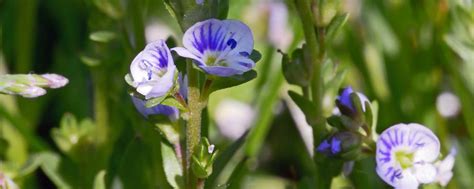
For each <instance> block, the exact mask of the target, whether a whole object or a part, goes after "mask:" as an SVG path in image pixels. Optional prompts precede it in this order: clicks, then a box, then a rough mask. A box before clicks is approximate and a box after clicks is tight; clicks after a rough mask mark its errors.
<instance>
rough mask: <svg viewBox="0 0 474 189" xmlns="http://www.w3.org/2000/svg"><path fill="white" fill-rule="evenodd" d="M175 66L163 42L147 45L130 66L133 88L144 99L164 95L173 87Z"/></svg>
mask: <svg viewBox="0 0 474 189" xmlns="http://www.w3.org/2000/svg"><path fill="white" fill-rule="evenodd" d="M175 72H176V66H175V65H174V61H173V57H172V56H171V52H170V50H169V48H168V46H166V43H165V41H163V40H159V41H156V42H153V43H150V44H148V45H147V46H146V47H145V49H144V50H143V51H142V52H140V53H139V54H138V55H137V56H136V57H135V59H133V61H132V64H131V65H130V74H131V76H132V80H133V85H134V86H133V87H136V88H137V92H138V93H140V94H142V95H143V96H145V98H146V99H150V98H154V97H161V96H164V95H166V94H167V93H168V92H169V91H170V90H171V88H172V87H173V85H174V79H175Z"/></svg>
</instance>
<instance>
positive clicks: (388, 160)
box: [376, 123, 440, 189]
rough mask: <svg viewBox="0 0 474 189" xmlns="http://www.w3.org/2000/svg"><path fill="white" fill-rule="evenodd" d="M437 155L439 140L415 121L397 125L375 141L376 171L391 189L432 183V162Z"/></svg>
mask: <svg viewBox="0 0 474 189" xmlns="http://www.w3.org/2000/svg"><path fill="white" fill-rule="evenodd" d="M439 154H440V143H439V140H438V138H437V137H436V136H435V135H434V134H433V132H432V131H431V130H430V129H428V128H426V127H424V126H423V125H420V124H416V123H410V124H397V125H394V126H392V127H390V128H388V129H387V130H385V131H384V132H383V133H382V134H381V135H380V137H379V139H378V141H377V152H376V162H377V168H376V170H377V174H378V175H379V176H380V178H382V179H383V180H384V181H385V182H386V183H387V184H390V185H391V186H393V187H394V188H400V189H411V188H418V186H419V185H420V184H424V183H432V182H435V180H436V177H437V168H436V167H435V165H434V163H433V162H434V161H435V160H437V159H438V157H439Z"/></svg>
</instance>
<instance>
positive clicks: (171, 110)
mask: <svg viewBox="0 0 474 189" xmlns="http://www.w3.org/2000/svg"><path fill="white" fill-rule="evenodd" d="M132 101H133V105H135V108H136V109H137V110H138V112H140V114H142V115H143V116H144V117H145V118H148V116H150V115H164V116H167V117H168V118H169V119H170V120H171V121H176V120H178V117H179V110H178V108H175V107H171V106H166V105H161V104H158V105H156V106H153V107H151V108H147V107H146V106H145V101H144V100H141V99H139V98H136V97H133V96H132Z"/></svg>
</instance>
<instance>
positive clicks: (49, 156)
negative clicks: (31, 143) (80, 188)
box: [39, 152, 72, 189]
mask: <svg viewBox="0 0 474 189" xmlns="http://www.w3.org/2000/svg"><path fill="white" fill-rule="evenodd" d="M39 156H40V157H39V158H41V160H40V161H41V162H42V164H41V169H42V170H43V172H44V173H45V174H46V175H47V176H48V178H49V179H50V180H51V181H52V182H53V183H54V185H56V187H58V188H61V189H67V188H72V186H70V185H69V184H68V183H67V182H66V181H65V180H64V178H63V176H62V175H61V174H60V171H59V169H60V168H59V166H60V161H61V158H60V157H59V155H57V154H54V153H50V152H44V153H41V154H40V155H39Z"/></svg>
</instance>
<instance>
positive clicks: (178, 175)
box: [161, 142, 184, 188]
mask: <svg viewBox="0 0 474 189" xmlns="http://www.w3.org/2000/svg"><path fill="white" fill-rule="evenodd" d="M161 155H162V157H163V168H164V170H165V175H166V180H167V181H168V183H169V184H170V185H171V186H172V187H173V188H184V183H183V168H182V167H181V163H180V160H178V158H177V157H176V154H175V153H174V150H173V148H172V147H171V146H169V145H167V144H165V143H163V142H162V143H161Z"/></svg>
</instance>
